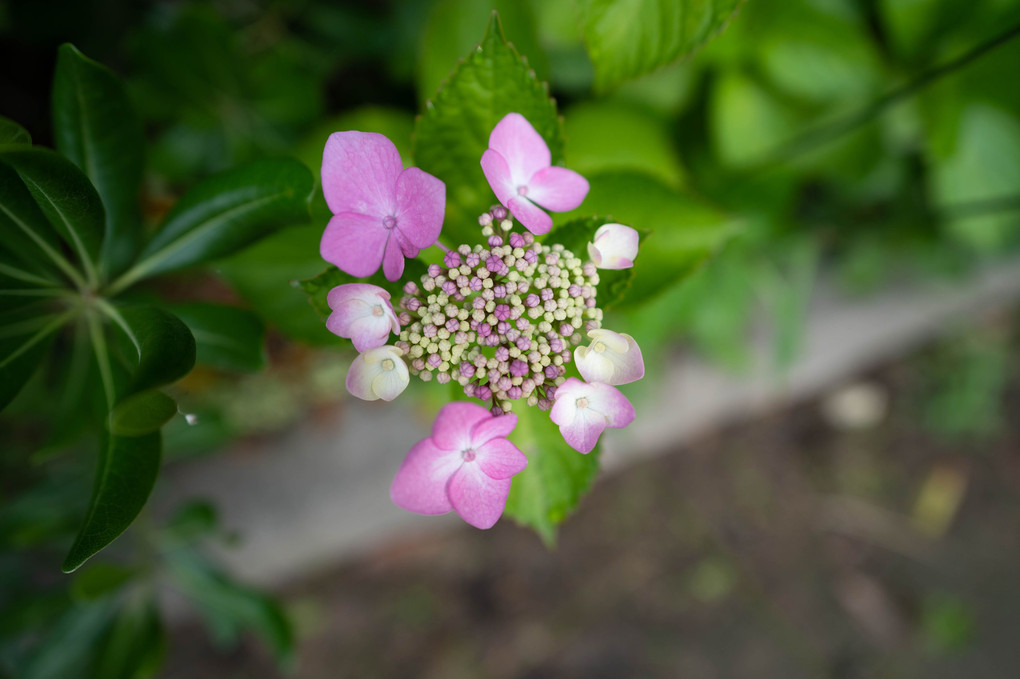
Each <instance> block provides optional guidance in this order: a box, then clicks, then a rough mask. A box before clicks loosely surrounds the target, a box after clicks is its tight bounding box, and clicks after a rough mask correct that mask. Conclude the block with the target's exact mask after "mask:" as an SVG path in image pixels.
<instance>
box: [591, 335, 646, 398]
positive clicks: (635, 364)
mask: <svg viewBox="0 0 1020 679" xmlns="http://www.w3.org/2000/svg"><path fill="white" fill-rule="evenodd" d="M588 337H589V338H591V340H592V342H591V344H590V345H588V346H586V347H577V348H576V349H574V363H575V364H576V365H577V370H578V372H580V373H581V377H583V378H584V379H585V381H586V382H602V383H603V384H614V385H617V384H628V383H630V382H635V381H637V380H639V379H641V378H642V377H644V375H645V363H644V359H642V357H641V348H640V347H638V344H637V342H635V341H634V338H633V337H631V336H630V335H625V334H621V333H618V332H613V331H612V330H606V329H605V328H599V329H596V330H591V331H589V332H588Z"/></svg>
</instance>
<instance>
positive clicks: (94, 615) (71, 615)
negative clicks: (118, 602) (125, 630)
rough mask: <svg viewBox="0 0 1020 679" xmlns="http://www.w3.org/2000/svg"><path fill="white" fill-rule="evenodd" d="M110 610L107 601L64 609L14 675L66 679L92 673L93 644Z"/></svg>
mask: <svg viewBox="0 0 1020 679" xmlns="http://www.w3.org/2000/svg"><path fill="white" fill-rule="evenodd" d="M113 614H114V608H113V606H112V604H111V602H109V601H102V602H95V603H89V604H87V605H78V606H73V607H72V608H70V609H68V610H67V611H66V612H65V613H64V615H63V616H62V617H61V618H60V619H59V620H58V621H57V623H56V624H55V625H54V626H53V627H52V628H50V629H49V630H48V631H47V632H46V634H45V635H44V636H43V638H42V639H41V640H40V641H39V643H38V644H36V646H35V648H34V649H33V651H32V654H31V655H30V656H29V657H28V658H27V659H26V661H25V662H24V663H23V664H22V666H21V667H19V668H18V675H17V676H18V678H19V679H66V677H75V676H90V675H92V673H91V670H92V669H93V663H94V662H95V653H96V644H97V643H98V642H99V640H100V638H101V637H102V636H103V634H104V633H105V632H106V630H107V629H108V628H109V625H110V620H111V619H112V617H113ZM92 676H95V675H92Z"/></svg>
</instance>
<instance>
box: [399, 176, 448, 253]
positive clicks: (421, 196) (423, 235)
mask: <svg viewBox="0 0 1020 679" xmlns="http://www.w3.org/2000/svg"><path fill="white" fill-rule="evenodd" d="M445 212H446V184H444V183H443V182H442V181H440V180H439V179H437V178H435V177H433V176H432V175H430V174H429V173H428V172H425V171H424V170H419V169H418V168H416V167H409V168H407V169H406V170H404V171H403V172H402V173H401V174H400V177H399V178H398V179H397V212H396V218H397V229H399V230H400V233H402V234H403V235H404V237H405V238H406V239H407V240H408V241H409V242H410V243H411V244H412V245H414V246H415V247H417V248H418V249H421V248H427V247H429V246H431V245H433V244H434V243H435V242H436V241H437V240H439V233H440V232H441V231H442V230H443V215H444V213H445ZM415 254H417V253H415Z"/></svg>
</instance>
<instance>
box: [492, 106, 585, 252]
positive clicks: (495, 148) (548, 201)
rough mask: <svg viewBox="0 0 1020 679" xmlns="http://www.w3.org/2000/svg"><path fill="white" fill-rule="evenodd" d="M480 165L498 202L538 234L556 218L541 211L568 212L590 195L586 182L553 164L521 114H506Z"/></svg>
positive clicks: (544, 230)
mask: <svg viewBox="0 0 1020 679" xmlns="http://www.w3.org/2000/svg"><path fill="white" fill-rule="evenodd" d="M481 166H482V172H483V173H484V174H485V178H486V180H488V182H489V186H491V187H492V191H493V193H495V194H496V198H497V199H498V200H499V202H500V203H501V204H502V205H504V206H505V207H506V208H507V209H508V210H510V213H511V214H512V215H513V216H514V217H515V218H516V219H517V221H519V222H520V223H521V224H523V225H524V227H525V228H527V229H528V230H529V231H531V232H532V233H534V234H536V235H541V234H544V233H546V232H548V231H549V229H550V228H552V218H551V217H549V215H547V214H546V213H545V212H543V211H542V210H541V209H539V206H541V207H544V208H545V209H547V210H552V211H553V212H566V211H568V210H573V209H574V208H576V207H577V206H579V205H580V204H581V202H582V201H584V198H585V196H587V195H588V181H587V180H586V179H585V178H584V177H582V176H581V175H579V174H578V173H576V172H574V171H573V170H568V169H566V168H562V167H553V166H552V165H551V156H550V153H549V147H548V145H546V143H545V140H543V139H542V136H541V135H540V134H539V133H538V132H537V131H536V130H535V128H534V127H532V126H531V123H529V122H528V120H527V119H526V118H525V117H524V116H522V115H521V114H520V113H508V114H507V115H506V116H505V117H504V118H503V119H502V120H501V121H499V123H497V124H496V127H495V128H493V130H492V134H490V135H489V148H488V149H487V150H486V151H485V152H484V153H483V154H482V158H481Z"/></svg>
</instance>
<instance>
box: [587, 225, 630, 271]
mask: <svg viewBox="0 0 1020 679" xmlns="http://www.w3.org/2000/svg"><path fill="white" fill-rule="evenodd" d="M639 241H640V237H639V236H638V232H637V231H636V230H635V229H632V228H631V227H629V226H626V225H624V224H603V225H602V226H600V227H599V228H598V230H597V231H596V232H595V240H594V241H592V242H591V243H588V256H589V257H591V261H593V262H595V266H597V267H598V268H600V269H629V268H630V267H632V266H634V258H635V257H637V253H638V242H639Z"/></svg>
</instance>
